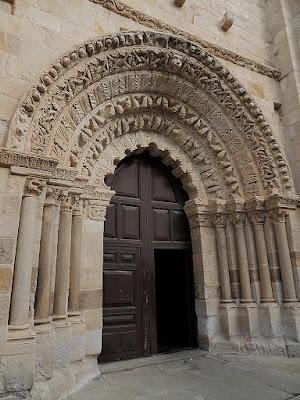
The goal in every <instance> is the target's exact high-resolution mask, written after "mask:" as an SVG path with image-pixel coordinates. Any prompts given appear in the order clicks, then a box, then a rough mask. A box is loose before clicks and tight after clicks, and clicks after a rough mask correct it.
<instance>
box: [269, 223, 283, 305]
mask: <svg viewBox="0 0 300 400" xmlns="http://www.w3.org/2000/svg"><path fill="white" fill-rule="evenodd" d="M264 230H265V238H266V246H267V253H268V259H269V266H270V273H271V282H272V286H273V293H274V297H275V299H276V301H277V303H278V304H282V301H283V292H282V282H281V274H280V268H279V261H278V254H277V249H276V241H275V233H274V227H273V224H272V222H271V221H270V218H269V217H267V218H266V219H265V226H264Z"/></svg>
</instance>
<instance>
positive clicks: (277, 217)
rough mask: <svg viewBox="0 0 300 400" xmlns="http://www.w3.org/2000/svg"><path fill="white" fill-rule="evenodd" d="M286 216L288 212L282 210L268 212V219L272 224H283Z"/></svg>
mask: <svg viewBox="0 0 300 400" xmlns="http://www.w3.org/2000/svg"><path fill="white" fill-rule="evenodd" d="M288 215H289V213H288V211H287V210H285V209H282V208H278V209H277V210H272V211H270V212H269V216H270V219H271V221H272V222H273V223H274V224H276V223H277V224H278V223H280V224H284V223H285V221H286V218H287V216H288Z"/></svg>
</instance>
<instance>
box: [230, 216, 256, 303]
mask: <svg viewBox="0 0 300 400" xmlns="http://www.w3.org/2000/svg"><path fill="white" fill-rule="evenodd" d="M233 217H234V218H233V221H234V229H235V239H236V243H237V249H238V260H239V272H240V281H241V302H243V303H250V302H252V301H253V298H252V293H251V284H250V274H249V265H248V256H247V247H246V238H245V218H244V215H243V214H241V213H236V214H235V215H234V216H233Z"/></svg>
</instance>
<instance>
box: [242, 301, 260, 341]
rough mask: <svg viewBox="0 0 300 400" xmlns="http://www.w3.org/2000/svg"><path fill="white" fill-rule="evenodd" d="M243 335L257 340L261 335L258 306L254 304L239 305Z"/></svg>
mask: <svg viewBox="0 0 300 400" xmlns="http://www.w3.org/2000/svg"><path fill="white" fill-rule="evenodd" d="M238 310H239V320H240V330H241V335H242V336H244V337H245V338H249V339H251V338H257V337H259V336H260V335H261V332H260V326H259V317H258V306H257V305H256V304H254V303H252V304H240V305H239V308H238Z"/></svg>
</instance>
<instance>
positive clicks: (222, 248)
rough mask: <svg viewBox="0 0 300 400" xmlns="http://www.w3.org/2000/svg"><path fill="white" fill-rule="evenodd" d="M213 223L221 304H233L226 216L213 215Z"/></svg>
mask: <svg viewBox="0 0 300 400" xmlns="http://www.w3.org/2000/svg"><path fill="white" fill-rule="evenodd" d="M212 221H213V224H214V226H215V230H216V242H217V251H218V261H219V274H220V285H221V302H223V303H232V302H233V300H232V297H231V287H230V276H229V266H228V256H227V243H226V232H225V227H226V215H225V214H220V213H217V214H215V215H212Z"/></svg>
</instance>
